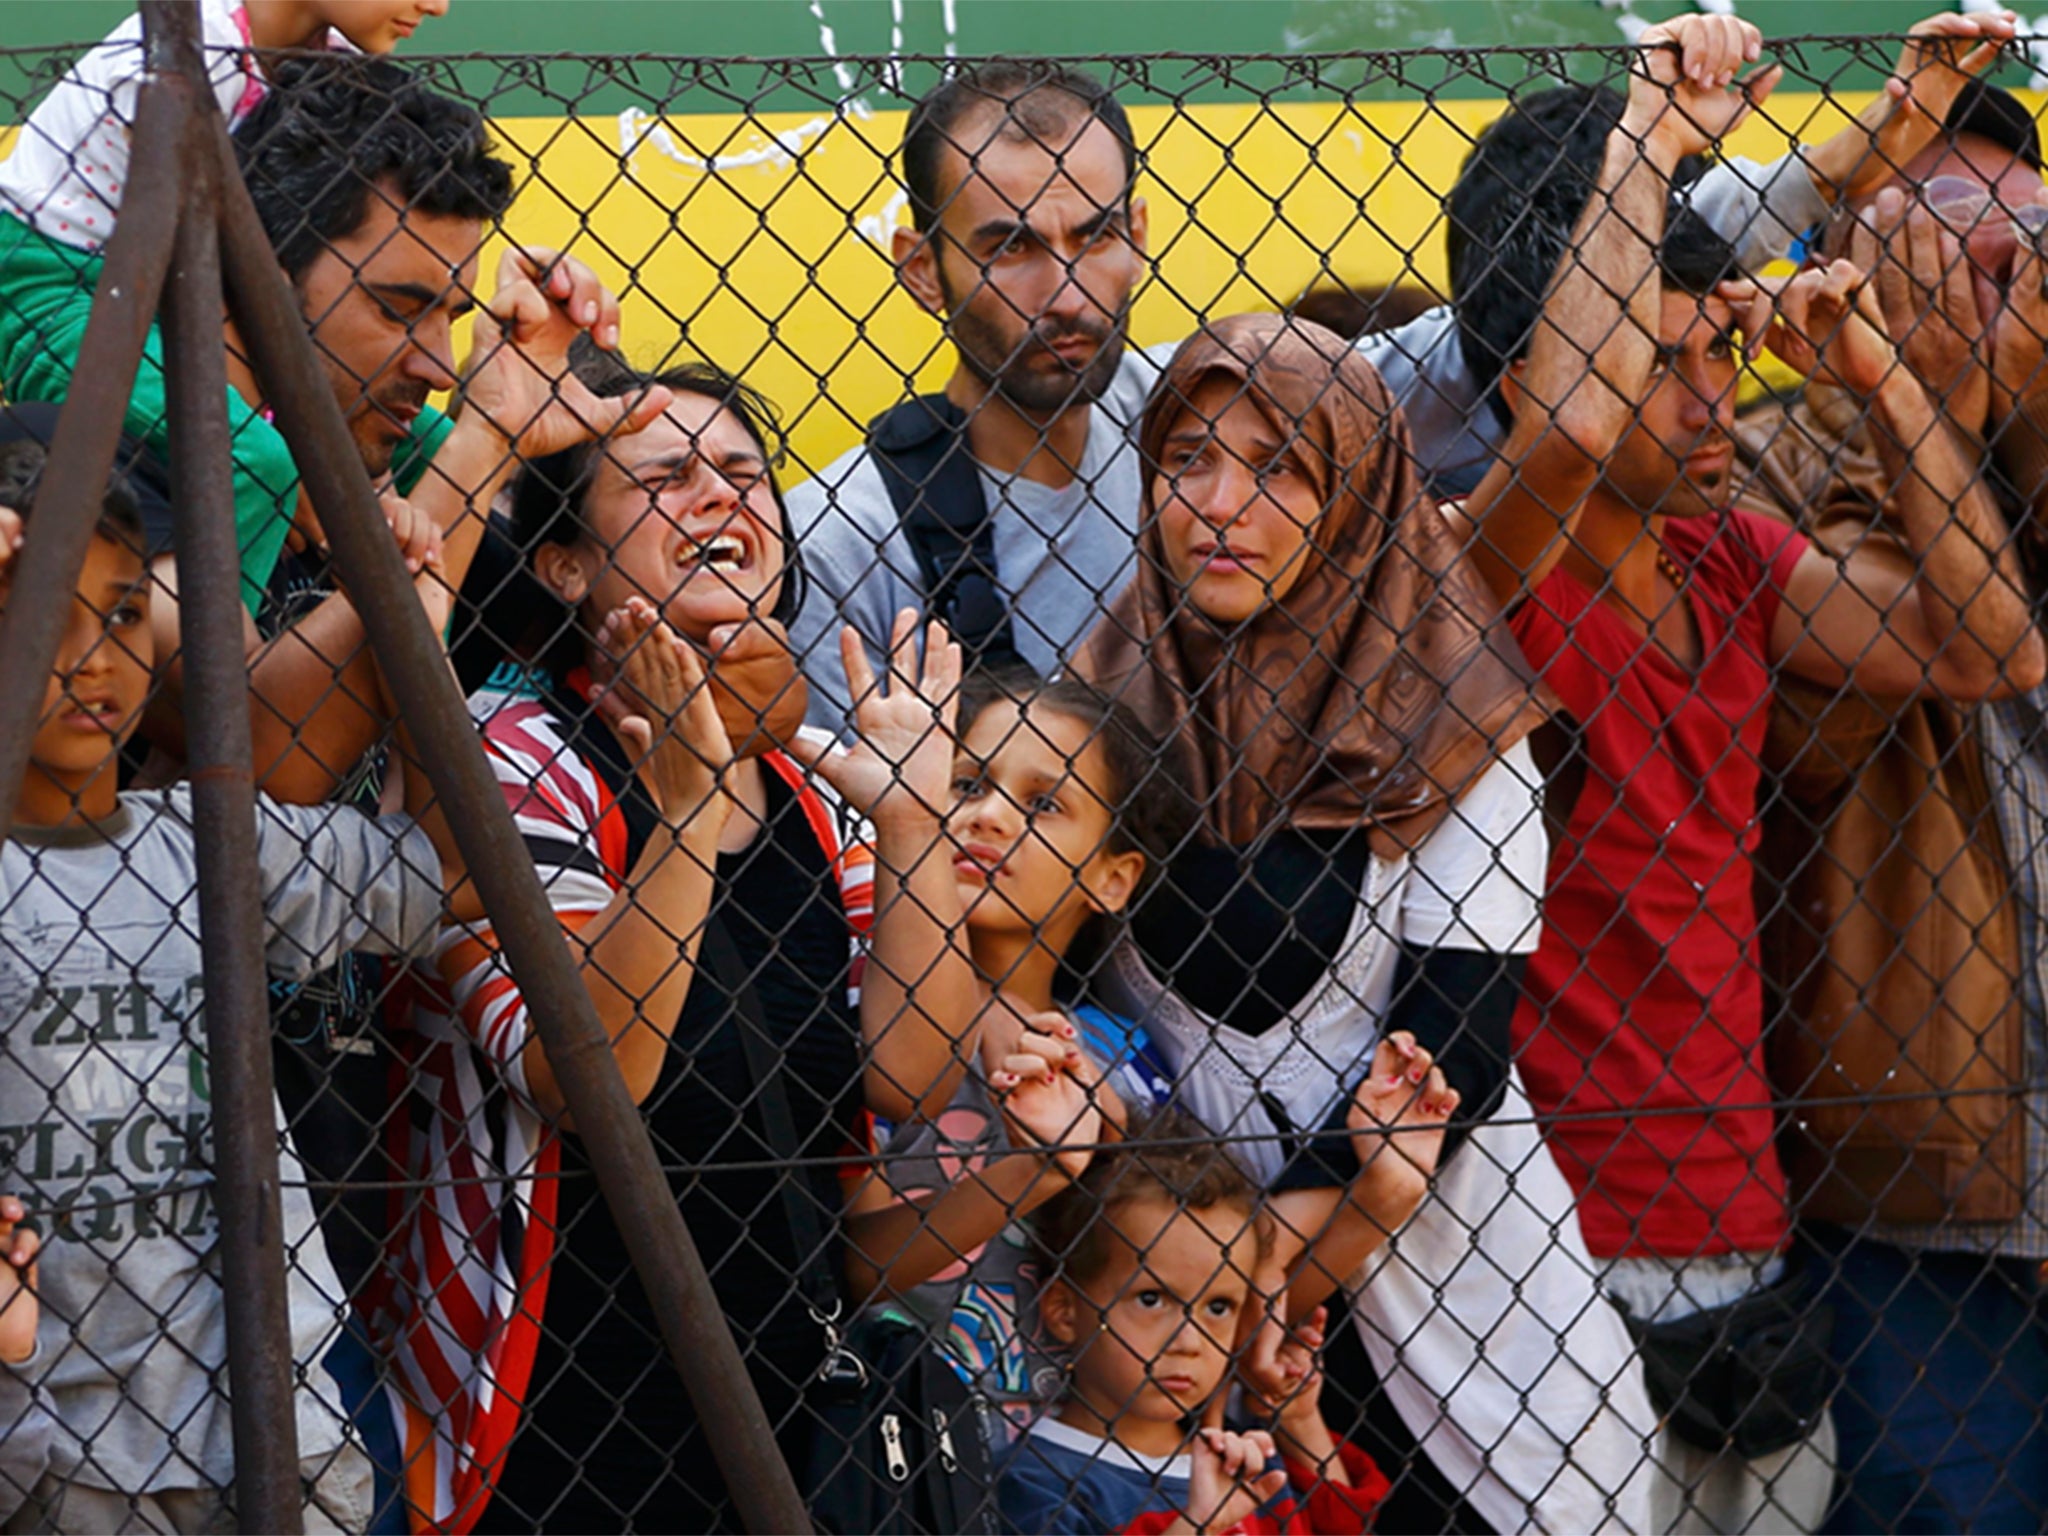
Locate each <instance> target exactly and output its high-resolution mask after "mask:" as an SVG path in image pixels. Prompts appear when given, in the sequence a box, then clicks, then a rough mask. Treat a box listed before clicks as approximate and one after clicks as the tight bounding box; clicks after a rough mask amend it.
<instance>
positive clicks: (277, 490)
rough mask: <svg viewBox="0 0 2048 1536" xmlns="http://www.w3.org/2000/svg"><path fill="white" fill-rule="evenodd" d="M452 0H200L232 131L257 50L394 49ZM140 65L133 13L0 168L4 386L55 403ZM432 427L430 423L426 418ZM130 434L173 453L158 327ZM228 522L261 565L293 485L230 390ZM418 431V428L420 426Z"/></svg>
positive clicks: (271, 434)
mask: <svg viewBox="0 0 2048 1536" xmlns="http://www.w3.org/2000/svg"><path fill="white" fill-rule="evenodd" d="M448 6H449V0H201V3H200V23H201V31H202V35H201V38H200V46H201V48H202V49H203V50H204V56H205V63H206V69H207V74H208V76H209V78H210V79H211V80H212V81H213V87H214V97H215V99H216V100H217V101H218V102H219V103H220V109H221V112H222V114H223V115H224V116H225V117H226V119H227V122H228V125H229V126H230V127H233V126H234V124H235V123H237V122H239V121H240V120H241V119H242V118H244V117H246V116H247V115H248V114H249V113H250V112H252V111H253V110H255V108H256V106H257V104H258V103H260V102H261V101H262V100H263V98H264V96H265V95H266V94H267V92H268V82H267V81H266V79H265V76H264V72H263V66H262V64H261V63H260V62H259V58H258V54H259V52H269V51H272V50H284V49H303V48H318V47H322V46H327V47H332V48H336V49H341V50H359V51H361V52H363V53H369V54H382V53H389V52H390V51H391V50H392V49H393V48H394V47H396V46H397V45H398V43H399V42H400V41H401V40H402V39H404V38H406V37H409V36H410V35H411V34H412V32H413V30H414V29H415V28H417V27H418V26H419V25H420V23H421V22H422V21H424V20H425V19H427V18H428V17H430V16H440V15H443V14H445V13H446V12H447V10H448ZM146 73H147V70H146V68H145V63H144V57H143V47H142V21H141V18H140V16H131V17H130V18H129V19H128V20H127V21H125V22H123V23H122V24H121V25H120V26H119V27H117V28H115V29H114V31H113V32H111V33H110V34H108V36H107V38H106V39H105V41H103V42H102V43H101V44H100V45H99V46H98V47H97V48H95V49H93V50H92V51H91V52H90V53H88V54H86V55H85V57H84V58H82V59H80V60H79V61H78V63H77V64H75V65H74V66H72V68H71V70H70V71H69V72H68V73H67V74H66V75H65V76H64V78H63V80H61V81H60V82H59V83H58V84H57V86H56V87H55V88H54V89H52V90H51V92H50V93H49V95H47V96H45V97H44V98H43V100H42V101H41V103H39V104H38V105H37V107H36V109H35V111H34V112H32V113H30V114H29V119H28V121H27V122H26V123H25V124H23V125H22V128H21V132H20V133H19V135H17V137H16V139H15V142H14V147H13V149H12V151H11V152H10V154H9V155H8V158H7V160H6V161H5V163H0V391H4V392H5V394H6V395H7V397H8V398H10V399H15V400H62V399H63V398H65V396H66V395H67V394H68V393H69V392H70V388H71V376H72V372H73V370H74V368H75V367H76V365H77V361H78V349H79V346H80V344H81V343H82V342H83V341H84V339H85V327H86V321H87V320H88V319H90V318H91V315H92V300H93V289H94V286H95V284H97V283H98V281H99V274H100V262H101V251H102V248H103V247H104V245H105V244H106V241H107V238H108V237H109V236H110V235H111V234H112V233H113V231H114V218H115V215H116V214H117V213H119V211H120V208H121V200H122V197H123V194H124V193H125V191H126V189H127V185H128V176H129V166H130V140H131V137H132V133H133V128H134V123H135V110H136V102H137V98H138V95H139V92H140V88H141V84H142V81H143V78H144V76H145V75H146ZM430 419H431V420H433V421H438V419H439V418H438V417H431V418H430ZM125 425H126V428H127V430H128V431H129V432H130V433H132V434H133V435H134V436H135V437H137V438H138V439H140V440H142V441H143V442H145V443H147V444H148V445H149V447H150V448H152V449H153V450H155V451H156V452H157V453H158V454H160V455H162V456H163V457H165V458H166V459H168V457H169V454H170V445H169V426H170V423H169V418H168V416H167V414H166V410H165V379H164V367H163V348H162V345H161V342H160V339H159V337H158V335H157V332H156V330H155V328H154V327H152V328H151V331H150V335H149V340H148V344H147V346H146V347H145V349H144V353H143V361H142V367H141V370H140V372H139V373H138V374H137V376H136V380H135V388H134V391H133V393H132V394H131V395H130V397H129V401H128V411H127V419H126V423H125ZM228 427H229V433H230V435H231V436H232V438H233V441H234V476H235V511H236V525H237V527H238V529H239V530H240V536H241V541H242V543H243V545H244V547H245V558H246V557H247V555H246V552H247V551H251V550H253V551H256V552H258V553H259V554H262V553H263V552H266V551H267V555H266V556H265V557H264V558H261V559H257V560H255V561H253V562H252V563H253V565H254V566H255V568H257V569H260V570H264V571H267V570H268V569H269V564H270V559H272V558H274V557H275V555H276V552H277V548H278V546H279V544H280V543H281V542H282V540H283V538H284V532H285V522H284V519H283V518H281V517H280V516H279V515H278V507H279V503H280V501H281V500H283V498H284V494H285V491H286V490H287V488H288V487H290V486H291V485H292V484H293V483H294V482H296V481H297V479H298V470H297V468H296V466H295V465H294V463H293V460H292V456H291V451H290V450H289V449H288V448H287V447H286V446H285V441H284V437H283V435H282V434H281V433H279V431H278V430H277V428H276V427H274V426H272V425H271V423H270V422H269V420H268V419H267V418H266V416H265V414H264V413H263V412H261V411H260V410H259V409H258V408H257V407H256V406H254V405H251V404H250V403H249V402H248V401H246V400H244V399H243V398H242V396H241V395H240V394H239V393H237V392H236V391H235V390H234V389H232V388H230V389H229V391H228ZM416 430H417V429H416Z"/></svg>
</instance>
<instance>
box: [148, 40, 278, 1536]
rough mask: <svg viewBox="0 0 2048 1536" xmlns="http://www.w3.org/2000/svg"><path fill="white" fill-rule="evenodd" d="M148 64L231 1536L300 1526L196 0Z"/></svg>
mask: <svg viewBox="0 0 2048 1536" xmlns="http://www.w3.org/2000/svg"><path fill="white" fill-rule="evenodd" d="M142 14H143V28H144V36H145V41H146V48H147V53H148V58H149V66H150V69H151V70H152V72H153V73H154V74H155V75H156V76H157V77H158V78H159V79H160V80H161V81H162V82H163V84H164V86H165V87H166V88H168V89H170V90H173V91H176V92H177V93H179V95H181V96H182V97H183V98H184V103H183V110H182V112H181V114H180V116H181V123H180V128H181V130H182V131H181V132H180V134H179V139H180V140H181V142H182V143H183V145H184V148H185V155H184V161H183V175H182V176H181V177H180V178H179V180H180V184H181V186H182V190H183V200H182V204H181V207H180V211H179V216H178V231H177V243H176V246H175V249H174V251H173V255H172V264H171V275H170V280H169V282H168V283H167V284H166V285H165V289H164V297H163V335H164V366H165V374H166V382H167V384H168V390H167V398H168V403H169V409H170V432H171V477H172V478H171V503H172V514H173V526H174V528H175V529H176V542H177V547H176V557H177V563H178V591H179V596H180V612H179V620H180V623H179V645H180V649H181V651H182V653H183V665H184V706H185V718H186V721H187V722H188V727H187V733H186V735H187V743H188V745H187V752H188V763H187V766H188V768H189V770H190V774H191V781H192V820H193V832H194V834H195V837H194V841H195V843H196V844H197V852H198V856H199V937H200V946H201V954H202V961H203V967H204V975H205V985H206V1010H205V1011H206V1054H207V1062H208V1075H209V1079H210V1082H211V1084H212V1094H213V1097H212V1104H213V1117H212V1118H213V1125H212V1144H213V1181H214V1188H215V1198H216V1200H217V1201H218V1204H219V1210H220V1237H219V1255H220V1282H221V1286H222V1288H223V1290H224V1291H225V1293H226V1298H227V1353H228V1383H229V1389H230V1407H231V1410H232V1415H233V1424H234V1437H235V1488H234V1505H235V1518H236V1523H237V1524H238V1525H239V1526H240V1528H241V1529H242V1530H244V1531H279V1532H285V1533H296V1532H298V1531H300V1530H303V1529H304V1516H303V1506H304V1500H305V1494H304V1491H303V1489H302V1487H301V1485H300V1480H299V1440H298V1421H297V1414H296V1412H295V1411H294V1406H293V1394H294V1391H295V1389H296V1384H295V1382H294V1380H293V1375H294V1372H293V1361H292V1342H291V1341H292V1329H291V1313H290V1305H289V1302H288V1300H287V1293H286V1288H285V1263H286V1258H285V1251H284V1220H283V1211H282V1205H281V1197H280V1193H279V1184H278V1180H279V1171H278V1145H277V1130H276V1125H277V1119H276V1111H275V1109H274V1108H273V1107H272V1106H273V1105H274V1104H275V1103H276V1097H277V1089H276V1084H275V1082H274V1080H273V1077H272V1070H271V1059H270V989H269V986H268V983H267V968H266V965H265V961H264V949H265V945H264V911H263V891H262V888H261V886H260V885H259V883H258V878H257V871H258V868H259V865H258V855H257V846H256V817H257V814H258V811H257V805H256V780H255V769H254V763H253V751H252V747H251V744H250V736H249V670H248V657H247V654H246V651H245V648H244V646H243V640H242V635H243V628H242V626H243V616H242V605H241V590H242V581H241V552H240V550H239V548H238V545H237V537H236V524H235V503H234V483H233V478H232V475H231V472H230V469H229V459H228V453H229V442H228V414H227V358H226V345H225V339H224V336H223V333H222V330H221V324H220V315H221V280H220V241H219V237H218V235H217V233H216V228H217V220H216V217H215V210H216V209H217V208H218V206H219V201H220V171H219V165H218V162H217V161H216V160H214V159H213V158H212V157H210V156H208V155H207V153H206V150H207V147H208V144H209V139H208V137H207V132H206V130H207V128H208V120H207V118H206V116H205V112H206V111H210V110H212V107H211V94H212V93H211V91H210V89H209V87H208V85H207V80H206V67H205V62H204V60H203V59H202V58H201V56H200V50H199V42H200V35H201V34H200V21H199V11H198V7H197V6H194V5H190V4H187V3H185V0H145V3H144V5H143V9H142Z"/></svg>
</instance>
